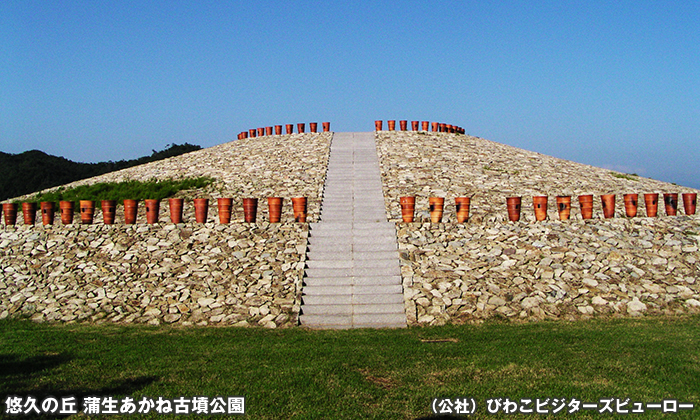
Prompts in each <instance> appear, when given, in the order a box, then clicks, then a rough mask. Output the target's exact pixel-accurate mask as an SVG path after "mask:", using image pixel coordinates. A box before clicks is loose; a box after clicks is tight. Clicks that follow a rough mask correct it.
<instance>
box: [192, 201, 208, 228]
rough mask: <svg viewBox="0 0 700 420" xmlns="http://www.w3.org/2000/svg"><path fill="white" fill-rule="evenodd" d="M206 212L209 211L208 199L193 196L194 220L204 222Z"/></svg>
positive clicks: (205, 220)
mask: <svg viewBox="0 0 700 420" xmlns="http://www.w3.org/2000/svg"><path fill="white" fill-rule="evenodd" d="M208 212H209V199H208V198H195V199H194V220H196V221H197V223H206V222H207V213H208Z"/></svg>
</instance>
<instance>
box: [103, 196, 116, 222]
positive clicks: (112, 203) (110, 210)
mask: <svg viewBox="0 0 700 420" xmlns="http://www.w3.org/2000/svg"><path fill="white" fill-rule="evenodd" d="M100 207H102V221H103V222H104V224H105V225H112V224H114V219H115V217H116V215H117V200H102V203H100Z"/></svg>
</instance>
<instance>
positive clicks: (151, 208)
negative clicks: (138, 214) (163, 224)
mask: <svg viewBox="0 0 700 420" xmlns="http://www.w3.org/2000/svg"><path fill="white" fill-rule="evenodd" d="M143 204H144V206H145V207H146V223H148V224H149V225H152V224H154V223H158V215H159V214H160V200H143Z"/></svg>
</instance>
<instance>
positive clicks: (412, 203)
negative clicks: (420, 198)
mask: <svg viewBox="0 0 700 420" xmlns="http://www.w3.org/2000/svg"><path fill="white" fill-rule="evenodd" d="M399 203H400V204H401V219H402V220H403V222H404V223H411V222H413V215H414V214H415V210H416V197H399Z"/></svg>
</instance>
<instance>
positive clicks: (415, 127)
mask: <svg viewBox="0 0 700 420" xmlns="http://www.w3.org/2000/svg"><path fill="white" fill-rule="evenodd" d="M418 123H419V121H411V130H413V131H418Z"/></svg>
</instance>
